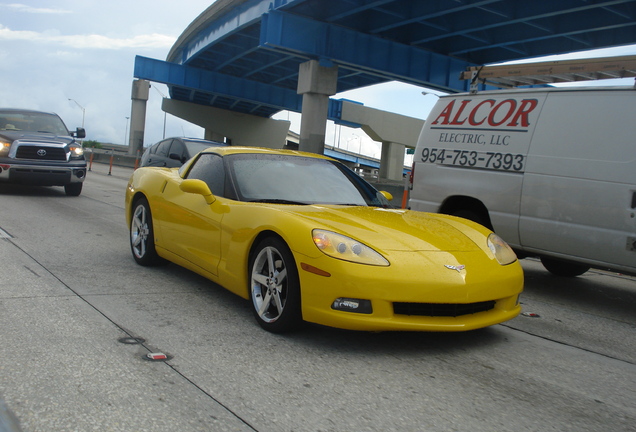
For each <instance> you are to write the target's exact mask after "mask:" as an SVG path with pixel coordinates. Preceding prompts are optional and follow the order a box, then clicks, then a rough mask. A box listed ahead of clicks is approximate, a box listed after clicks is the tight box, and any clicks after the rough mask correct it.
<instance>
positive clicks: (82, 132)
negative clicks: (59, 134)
mask: <svg viewBox="0 0 636 432" xmlns="http://www.w3.org/2000/svg"><path fill="white" fill-rule="evenodd" d="M71 136H74V137H75V138H79V139H82V138H86V130H85V129H84V128H81V127H78V128H77V129H76V130H75V132H71Z"/></svg>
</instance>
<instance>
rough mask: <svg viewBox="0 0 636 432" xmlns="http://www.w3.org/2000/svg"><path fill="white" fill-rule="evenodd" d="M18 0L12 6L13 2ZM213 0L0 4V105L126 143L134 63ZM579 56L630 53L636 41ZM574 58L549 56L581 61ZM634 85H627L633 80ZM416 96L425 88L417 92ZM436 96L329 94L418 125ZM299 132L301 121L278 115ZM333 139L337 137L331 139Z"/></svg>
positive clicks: (150, 119) (155, 87) (156, 118)
mask: <svg viewBox="0 0 636 432" xmlns="http://www.w3.org/2000/svg"><path fill="white" fill-rule="evenodd" d="M18 1H19V0H18ZM212 3H213V1H212V0H180V1H174V0H132V1H130V0H128V1H122V0H109V1H107V2H104V1H103V0H100V1H97V0H33V1H29V0H23V1H22V2H20V3H17V2H16V3H13V2H9V1H3V0H0V107H4V108H26V109H37V110H42V111H52V112H56V113H57V114H59V115H60V117H62V119H63V120H64V122H65V123H66V125H67V126H68V128H69V129H71V130H74V129H75V128H76V127H78V126H82V122H83V124H84V127H85V129H86V133H87V136H86V139H88V140H96V141H99V142H102V143H114V144H125V143H126V142H127V131H128V127H129V123H128V119H127V117H130V109H131V100H130V94H131V86H132V81H133V79H134V77H133V66H134V58H135V56H136V55H142V56H146V57H150V58H155V59H159V60H165V58H166V56H167V55H168V52H169V50H170V48H171V47H172V46H173V44H174V42H175V41H176V39H177V38H178V37H179V36H180V35H181V33H182V32H183V31H184V30H185V29H186V27H187V26H188V25H189V24H190V23H191V22H192V21H193V20H194V19H195V18H196V17H197V16H199V15H200V14H201V13H202V12H203V11H204V10H205V9H207V8H208V7H209V6H210V5H211V4H212ZM584 55H585V56H596V57H598V56H602V55H636V45H634V46H631V47H627V48H617V49H612V50H609V51H596V52H592V53H586V54H584ZM581 56H582V55H581V54H574V55H569V56H567V55H566V56H561V57H557V58H555V57H550V58H549V59H550V60H556V59H569V58H575V57H581ZM632 81H633V80H632ZM422 91H426V92H429V93H428V94H422ZM167 94H168V90H167V87H166V86H165V85H163V84H159V83H151V89H150V96H149V100H148V105H147V112H146V132H145V136H144V138H145V142H144V145H145V146H149V145H152V144H153V143H155V142H157V141H159V140H161V139H162V138H163V124H164V113H163V111H161V100H162V98H163V95H167ZM436 94H441V93H439V92H430V91H429V90H426V89H423V88H421V87H416V86H412V85H408V84H403V83H397V82H393V83H387V84H383V85H380V86H374V87H367V88H364V89H358V90H352V91H349V92H346V93H342V94H338V95H335V96H334V97H335V98H346V99H351V100H355V101H358V102H361V103H363V104H364V105H366V106H369V107H372V108H378V109H383V110H386V111H390V112H395V113H398V114H403V115H408V116H411V117H416V118H422V119H425V118H426V116H427V114H428V112H429V111H430V110H431V109H432V107H433V105H434V104H435V102H436V101H437V96H436ZM275 118H278V119H289V120H290V121H291V122H292V127H291V129H292V130H293V131H295V132H299V129H300V115H299V114H297V113H287V112H282V113H279V114H277V115H276V116H275ZM165 120H166V136H189V137H198V138H201V137H203V129H201V128H200V127H198V126H196V125H192V124H190V123H188V122H186V121H183V120H181V119H179V118H177V117H174V116H172V115H169V114H168V115H167V116H165ZM336 136H339V137H340V140H339V142H336ZM325 141H326V144H328V145H336V146H339V147H342V148H347V149H349V150H352V151H359V150H361V151H362V153H364V154H366V155H369V156H372V157H377V158H379V157H380V144H379V143H374V142H372V141H371V139H370V138H368V137H367V136H366V135H365V134H364V132H362V131H361V130H358V129H349V128H342V129H340V130H337V128H336V127H335V126H334V125H333V124H332V123H330V124H328V125H327V136H326V139H325Z"/></svg>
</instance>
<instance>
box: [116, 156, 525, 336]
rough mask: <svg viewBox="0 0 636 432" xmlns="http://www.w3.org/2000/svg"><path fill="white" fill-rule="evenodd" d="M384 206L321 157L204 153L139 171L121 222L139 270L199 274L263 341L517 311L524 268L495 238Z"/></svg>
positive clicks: (441, 218)
mask: <svg viewBox="0 0 636 432" xmlns="http://www.w3.org/2000/svg"><path fill="white" fill-rule="evenodd" d="M387 198H388V199H390V194H388V193H386V192H378V191H376V190H375V189H374V188H373V187H372V186H371V185H369V184H368V183H367V182H365V181H364V180H363V179H362V178H360V177H359V176H357V175H356V174H355V173H354V172H353V171H351V170H349V169H348V168H347V167H345V166H344V165H342V164H340V163H339V162H337V161H335V160H333V159H330V158H328V157H324V156H319V155H315V154H309V153H302V152H294V151H283V150H270V149H258V148H239V147H212V148H209V149H207V150H205V151H203V152H201V153H199V154H198V155H197V156H195V157H194V158H192V159H191V160H189V161H188V162H186V163H185V164H184V165H183V166H182V167H180V168H155V167H148V168H140V169H138V170H136V171H135V173H134V174H133V175H132V177H131V178H130V181H129V183H128V187H127V190H126V219H127V223H128V226H129V229H130V246H131V249H132V253H133V256H134V259H135V260H136V261H137V263H139V264H141V265H157V264H161V263H165V262H166V261H170V262H173V263H176V264H178V265H180V266H183V267H185V268H188V269H190V270H192V271H194V272H197V273H199V274H200V275H202V276H204V277H206V278H208V279H210V280H212V281H214V282H216V283H218V284H219V285H221V286H223V287H225V288H226V289H228V290H230V291H232V292H233V293H236V294H238V295H239V296H241V297H244V298H245V299H249V300H250V301H251V304H252V305H253V312H254V316H255V317H256V320H257V322H258V323H259V324H260V326H261V327H263V328H264V329H265V330H268V331H272V332H285V331H289V330H293V329H296V328H298V327H299V325H300V324H301V323H302V322H303V321H307V322H312V323H318V324H322V325H326V326H332V327H339V328H344V329H352V330H372V331H379V330H419V331H422V330H423V331H461V330H471V329H476V328H480V327H486V326H489V325H493V324H497V323H500V322H503V321H506V320H509V319H511V318H514V317H515V316H517V315H518V314H519V312H520V310H521V308H520V305H519V295H520V293H521V291H522V290H523V272H522V270H521V266H520V265H519V263H518V262H517V257H516V256H515V254H514V252H513V251H512V249H511V248H510V247H509V246H508V245H507V244H506V243H505V242H504V241H503V240H501V238H499V237H498V236H497V235H496V234H494V233H492V232H490V231H488V230H487V229H486V228H484V227H482V226H481V225H478V224H475V223H473V222H470V221H468V220H465V219H460V218H456V217H452V216H445V215H438V214H428V213H421V212H416V211H410V210H402V209H394V208H391V207H390V205H389V202H388V200H387Z"/></svg>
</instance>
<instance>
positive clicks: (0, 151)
mask: <svg viewBox="0 0 636 432" xmlns="http://www.w3.org/2000/svg"><path fill="white" fill-rule="evenodd" d="M10 148H11V143H10V142H8V141H3V140H0V156H6V155H8V154H9V149H10Z"/></svg>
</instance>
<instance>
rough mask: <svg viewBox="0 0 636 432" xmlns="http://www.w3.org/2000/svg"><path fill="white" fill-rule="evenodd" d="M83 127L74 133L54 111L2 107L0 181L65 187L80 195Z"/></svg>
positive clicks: (0, 121) (71, 193)
mask: <svg viewBox="0 0 636 432" xmlns="http://www.w3.org/2000/svg"><path fill="white" fill-rule="evenodd" d="M84 137H86V132H85V131H84V129H83V128H77V129H76V130H75V131H74V132H69V130H68V129H67V128H66V126H65V125H64V122H63V121H62V119H61V118H60V117H59V116H58V115H57V114H54V113H47V112H40V111H32V110H23V109H2V108H0V182H4V183H16V184H26V185H38V186H64V191H65V192H66V195H69V196H78V195H79V194H80V193H81V192H82V185H83V184H84V179H85V178H86V159H85V158H84V149H83V148H82V144H81V142H78V141H76V138H78V139H82V138H84Z"/></svg>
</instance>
